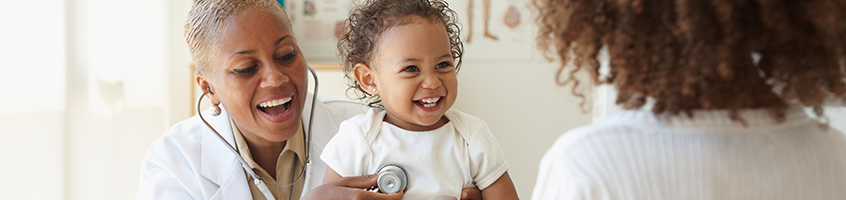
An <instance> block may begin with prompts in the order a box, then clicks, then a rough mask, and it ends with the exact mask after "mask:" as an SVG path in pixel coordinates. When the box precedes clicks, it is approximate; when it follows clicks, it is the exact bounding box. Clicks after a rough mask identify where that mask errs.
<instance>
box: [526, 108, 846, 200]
mask: <svg viewBox="0 0 846 200" xmlns="http://www.w3.org/2000/svg"><path fill="white" fill-rule="evenodd" d="M740 116H741V117H742V118H743V119H745V121H746V122H747V124H748V126H746V127H744V125H742V124H741V123H739V122H735V121H732V120H731V119H729V117H728V111H724V110H723V111H696V112H694V117H693V118H692V119H691V118H688V117H687V116H686V115H684V114H682V115H679V116H668V115H654V114H652V112H651V111H639V110H627V111H623V112H621V113H618V114H616V115H614V116H612V117H610V118H608V119H607V120H606V121H604V122H601V123H599V124H595V125H589V126H584V127H580V128H576V129H573V130H571V131H568V132H567V133H565V134H564V135H562V136H561V137H560V138H559V139H558V140H557V141H556V142H555V144H554V145H553V146H552V148H551V149H550V150H549V151H548V152H547V153H546V155H545V156H544V157H543V159H542V160H541V163H540V172H539V174H538V180H537V183H536V184H535V189H534V193H533V195H532V199H846V137H844V135H843V134H842V133H841V132H839V131H837V130H834V129H828V130H823V129H822V128H821V127H820V125H818V123H817V122H816V121H814V120H812V119H810V118H809V117H808V116H807V115H806V114H805V113H804V112H803V111H802V109H801V108H798V107H792V108H790V109H789V110H788V111H787V113H786V121H784V122H783V123H780V124H778V123H776V122H775V120H774V119H773V118H772V117H771V116H770V113H769V111H767V110H746V111H741V113H740Z"/></svg>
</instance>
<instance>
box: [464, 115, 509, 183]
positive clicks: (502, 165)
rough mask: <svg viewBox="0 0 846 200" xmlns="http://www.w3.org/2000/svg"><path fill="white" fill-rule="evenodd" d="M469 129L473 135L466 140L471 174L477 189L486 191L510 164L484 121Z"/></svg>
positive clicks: (472, 125)
mask: <svg viewBox="0 0 846 200" xmlns="http://www.w3.org/2000/svg"><path fill="white" fill-rule="evenodd" d="M469 127H470V131H471V134H470V138H466V140H467V144H468V146H469V150H470V172H471V173H472V174H473V177H475V178H474V180H473V181H475V182H476V187H477V188H479V189H480V190H484V189H485V188H487V187H488V186H490V185H491V184H493V183H494V182H496V180H499V177H500V176H502V175H503V174H505V172H506V171H508V162H506V161H505V153H504V152H503V151H502V148H501V147H500V146H499V143H498V142H497V141H496V138H495V137H494V135H493V133H491V130H490V128H488V125H487V124H486V123H485V122H484V121H481V120H479V121H478V123H475V124H470V125H469Z"/></svg>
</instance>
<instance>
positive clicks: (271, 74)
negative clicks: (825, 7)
mask: <svg viewBox="0 0 846 200" xmlns="http://www.w3.org/2000/svg"><path fill="white" fill-rule="evenodd" d="M289 80H290V79H289V78H288V75H287V74H285V73H282V71H280V70H278V69H276V68H275V67H267V70H265V73H264V74H262V79H261V87H263V88H264V87H276V86H279V85H282V84H283V83H286V82H288V81H289Z"/></svg>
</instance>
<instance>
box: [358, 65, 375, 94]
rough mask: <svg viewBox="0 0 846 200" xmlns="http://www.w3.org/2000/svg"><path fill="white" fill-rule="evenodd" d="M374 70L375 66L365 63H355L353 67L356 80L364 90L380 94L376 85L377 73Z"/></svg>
mask: <svg viewBox="0 0 846 200" xmlns="http://www.w3.org/2000/svg"><path fill="white" fill-rule="evenodd" d="M374 72H375V71H374V70H373V68H371V67H370V66H368V65H366V64H364V63H358V64H355V67H353V75H355V81H356V82H358V85H359V86H361V89H362V90H364V92H367V93H369V94H371V95H377V94H379V89H378V88H377V87H376V74H374Z"/></svg>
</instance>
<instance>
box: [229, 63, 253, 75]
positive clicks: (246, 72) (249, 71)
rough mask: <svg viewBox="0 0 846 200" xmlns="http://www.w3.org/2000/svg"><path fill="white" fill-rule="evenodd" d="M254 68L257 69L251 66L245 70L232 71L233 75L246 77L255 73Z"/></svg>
mask: <svg viewBox="0 0 846 200" xmlns="http://www.w3.org/2000/svg"><path fill="white" fill-rule="evenodd" d="M256 68H258V66H257V65H253V66H251V67H247V68H241V69H233V70H232V71H235V73H236V74H238V75H248V74H250V73H253V72H255V71H256Z"/></svg>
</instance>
